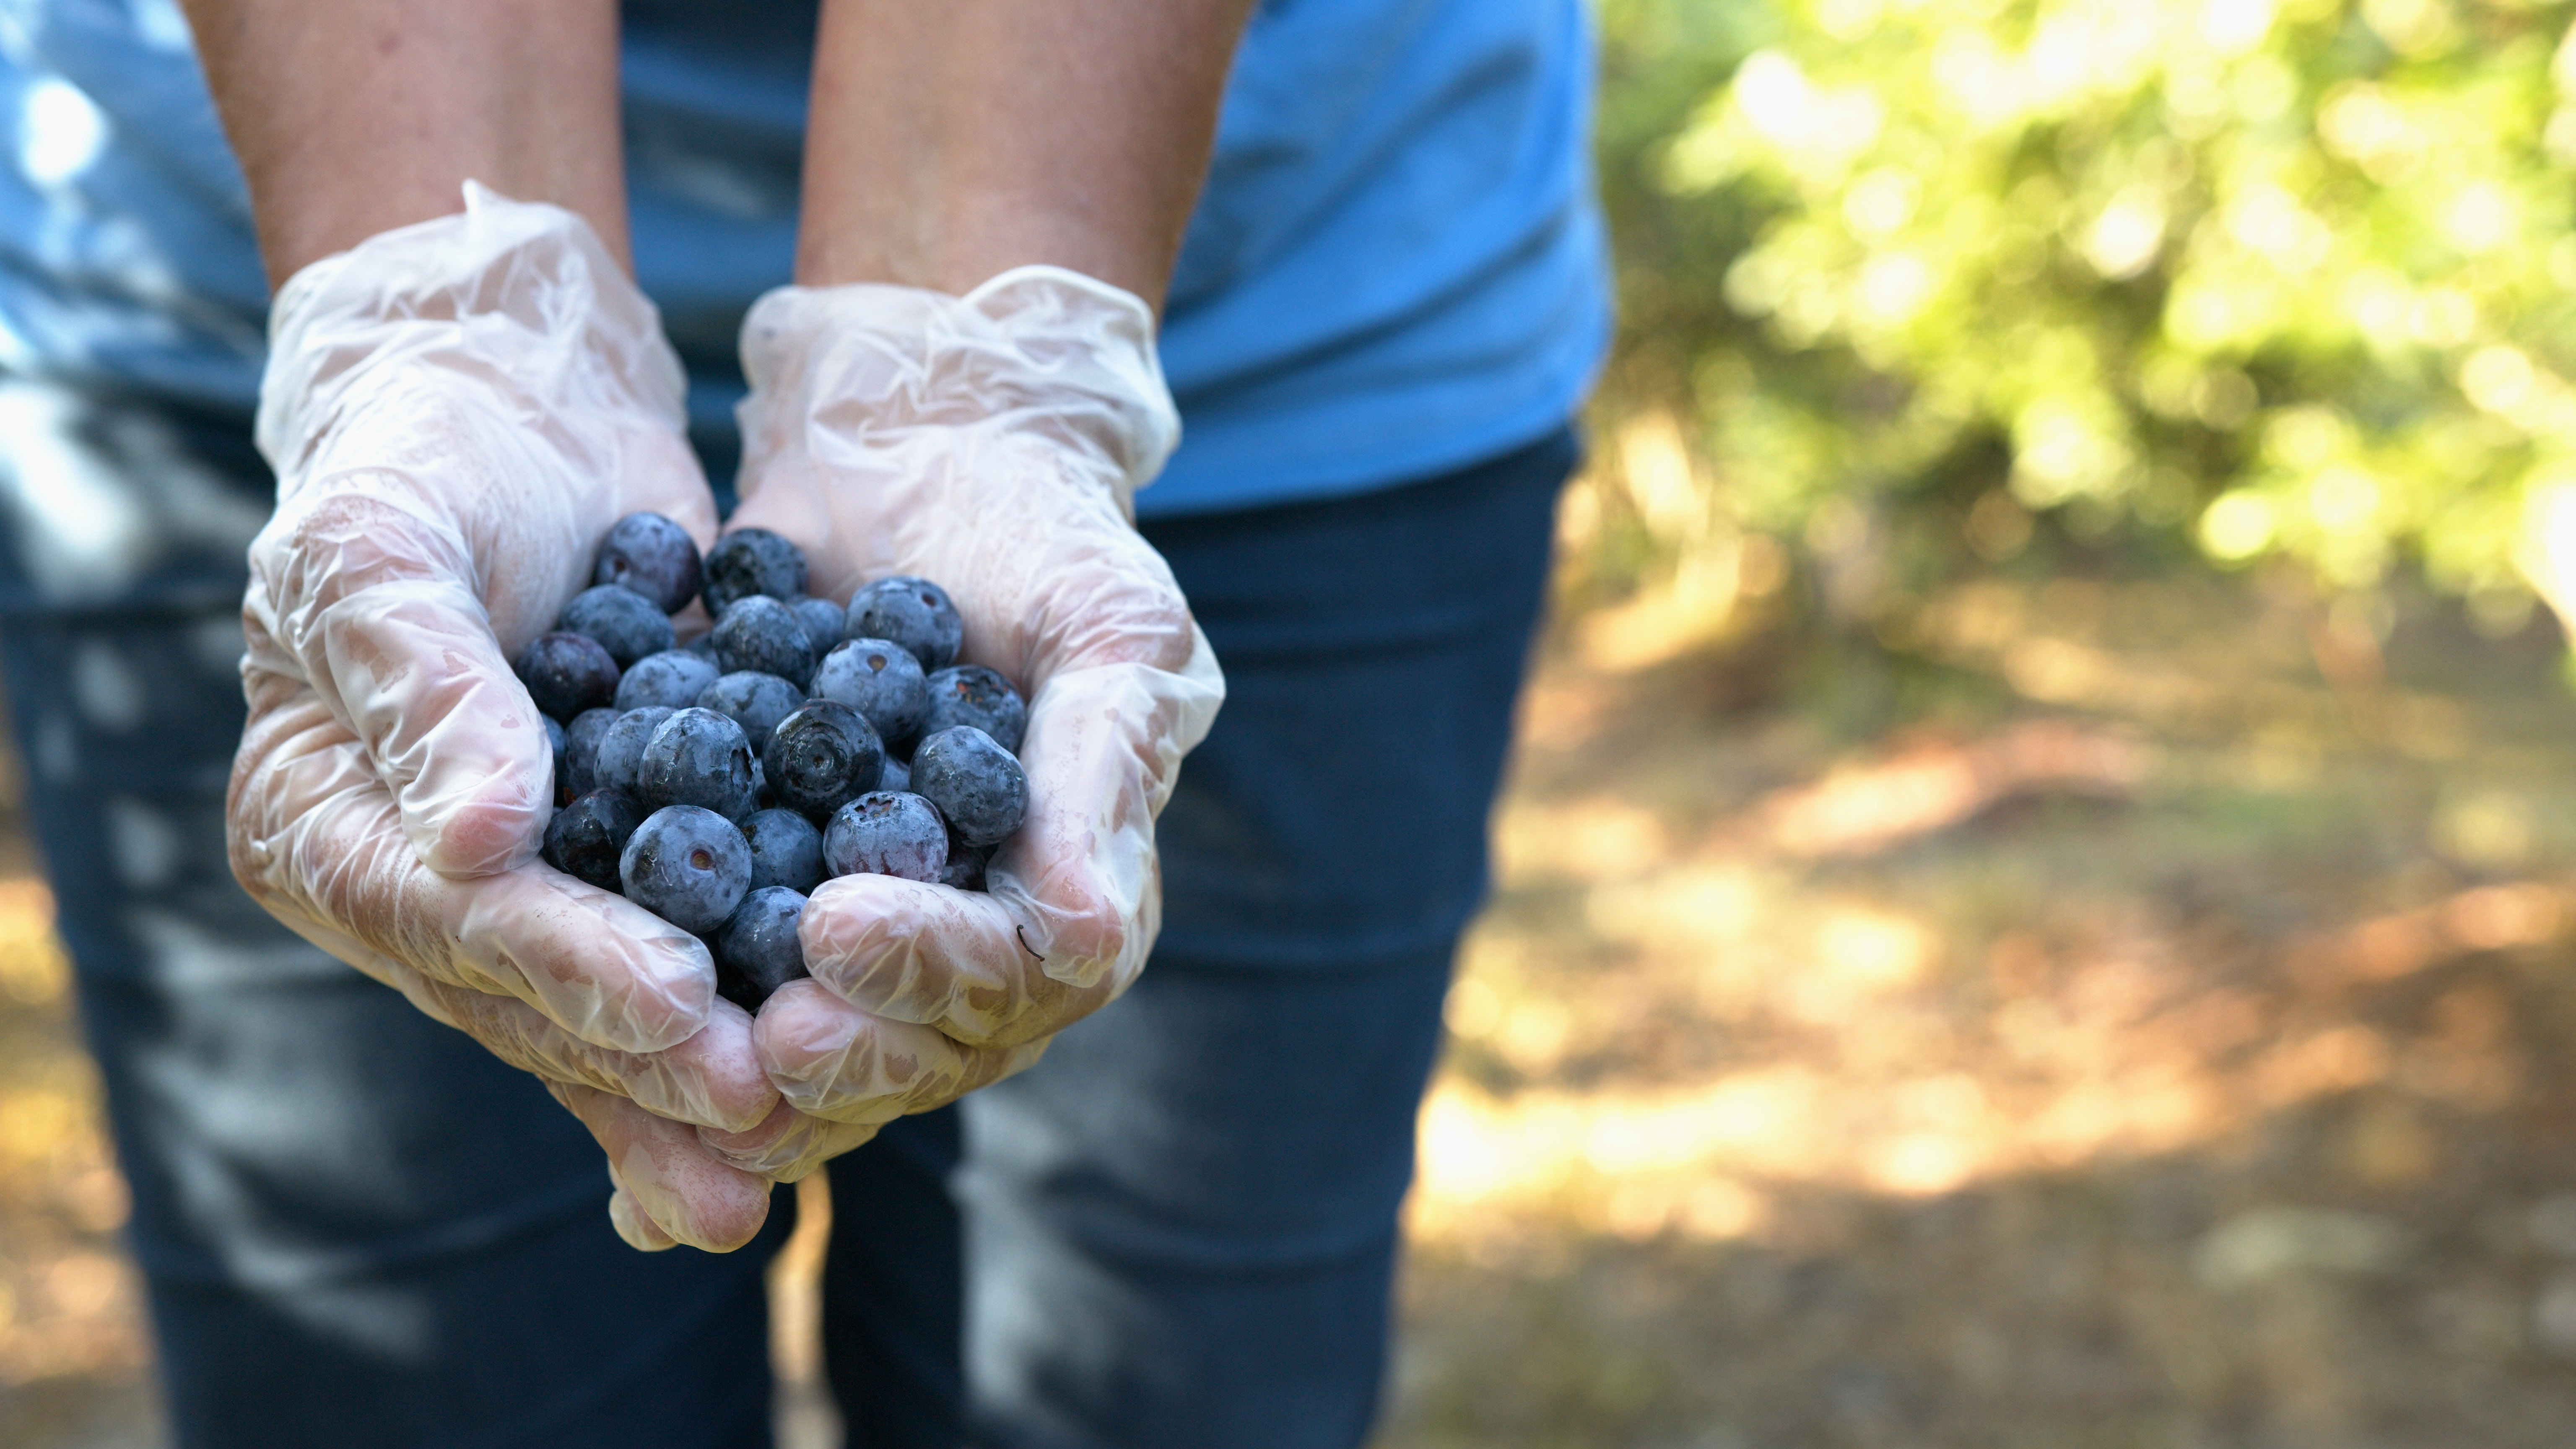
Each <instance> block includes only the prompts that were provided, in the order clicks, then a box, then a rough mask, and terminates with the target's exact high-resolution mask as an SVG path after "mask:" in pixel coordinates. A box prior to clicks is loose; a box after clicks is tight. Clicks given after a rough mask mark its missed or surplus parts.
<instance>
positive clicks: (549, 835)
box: [545, 790, 644, 891]
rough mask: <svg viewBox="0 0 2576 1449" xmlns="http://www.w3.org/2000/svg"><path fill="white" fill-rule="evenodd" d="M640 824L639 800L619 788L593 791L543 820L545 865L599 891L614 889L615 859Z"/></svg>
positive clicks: (642, 806) (641, 820)
mask: <svg viewBox="0 0 2576 1449" xmlns="http://www.w3.org/2000/svg"><path fill="white" fill-rule="evenodd" d="M643 823H644V802H642V801H641V800H638V799H636V798H635V797H634V796H632V795H629V794H627V793H626V792H625V791H623V790H593V791H591V792H590V793H589V794H587V795H584V796H582V797H581V798H580V799H577V800H575V801H573V802H572V803H571V804H569V805H566V806H565V807H563V808H562V809H561V810H558V811H556V812H555V818H554V819H552V820H549V821H547V822H546V848H545V856H546V864H548V865H551V866H553V867H554V868H555V869H557V870H559V871H562V872H563V873H564V874H566V875H568V876H571V877H572V878H573V879H575V880H578V881H584V882H587V883H588V884H591V885H595V886H597V887H599V888H600V889H601V890H604V891H613V890H616V889H618V888H619V882H618V878H617V858H618V857H619V856H620V855H621V854H623V853H624V852H625V850H626V841H627V839H628V837H630V836H632V835H633V834H634V833H635V827H637V826H639V825H641V824H643Z"/></svg>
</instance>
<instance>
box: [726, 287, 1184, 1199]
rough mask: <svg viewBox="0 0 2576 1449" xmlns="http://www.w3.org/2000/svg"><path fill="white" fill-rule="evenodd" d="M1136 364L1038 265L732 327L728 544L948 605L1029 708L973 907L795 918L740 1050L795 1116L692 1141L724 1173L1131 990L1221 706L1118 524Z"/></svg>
mask: <svg viewBox="0 0 2576 1449" xmlns="http://www.w3.org/2000/svg"><path fill="white" fill-rule="evenodd" d="M1153 337H1154V319H1153V314H1152V312H1151V311H1150V310H1149V309H1148V308H1147V307H1146V306H1145V304H1144V303H1143V302H1142V301H1140V300H1138V299H1137V298H1136V297H1134V296H1132V295H1130V294H1128V293H1126V292H1123V291H1120V290H1118V289H1116V288H1114V287H1109V286H1106V285H1103V284H1101V283H1099V282H1095V281H1092V280H1090V279H1089V278H1086V277H1082V276H1079V275H1077V274H1075V273H1072V272H1067V271H1062V270H1059V269H1056V268H1051V267H1026V268H1021V269H1018V270H1015V271H1011V272H1006V273H1004V274H1003V275H1001V276H998V277H995V278H994V279H993V280H991V281H990V282H987V283H985V284H984V285H983V286H981V287H978V288H976V289H975V290H974V291H973V292H970V293H968V294H967V295H966V296H964V297H955V296H949V295H945V294H942V293H937V292H929V291H923V290H918V289H914V288H906V287H892V286H865V285H862V286H846V287H832V288H819V289H808V288H795V287H790V288H783V289H781V290H778V291H775V292H772V293H770V294H769V295H767V296H766V297H764V298H762V299H761V301H760V302H759V304H758V305H756V306H755V307H753V308H752V311H751V314H750V315H749V316H748V317H747V318H746V319H745V320H744V323H743V365H744V369H745V371H746V373H747V374H748V376H749V377H750V380H751V384H752V391H751V395H750V397H749V398H748V399H747V400H746V401H745V402H744V403H743V404H742V406H741V409H740V416H741V419H742V424H743V442H744V463H743V475H742V493H743V497H744V500H745V501H744V503H743V505H742V507H741V509H740V510H739V512H738V513H737V514H736V515H735V517H734V520H733V523H734V526H737V527H739V526H744V525H753V524H756V525H759V526H761V527H765V528H770V529H774V530H776V531H777V532H779V533H782V534H784V535H786V536H787V537H789V538H791V539H793V540H795V541H796V542H797V543H799V544H800V545H802V546H803V547H804V549H805V551H806V558H807V560H808V563H809V566H810V570H811V579H812V583H811V587H812V588H813V589H814V590H815V592H817V593H827V592H828V594H829V595H830V596H831V597H834V598H843V599H845V598H847V597H848V596H849V594H850V592H851V591H852V589H854V588H855V587H856V586H857V585H858V584H860V583H862V582H866V581H869V580H873V579H876V578H881V577H884V576H885V575H888V574H896V573H904V574H917V575H920V576H922V577H924V578H928V579H931V580H932V581H934V582H936V583H938V584H940V585H942V586H943V587H945V588H946V589H947V590H948V592H949V594H950V596H951V597H952V598H953V599H954V600H955V601H956V604H957V607H958V610H959V612H960V613H962V614H963V615H964V617H965V622H966V639H965V647H964V651H963V654H962V656H961V657H962V658H963V659H965V660H967V661H970V662H973V663H978V664H984V665H989V666H991V667H992V668H995V669H998V670H1000V671H1001V672H1002V673H1003V674H1005V675H1007V676H1009V678H1010V679H1011V680H1012V682H1013V683H1015V684H1016V685H1018V686H1019V688H1020V689H1021V691H1022V692H1023V693H1024V694H1025V695H1026V696H1027V698H1028V702H1029V722H1028V733H1027V736H1026V739H1025V741H1024V742H1023V743H1022V745H1021V748H1020V757H1021V761H1022V763H1023V765H1024V766H1025V767H1026V769H1027V771H1028V777H1029V813H1028V818H1027V821H1026V823H1025V824H1023V825H1022V826H1021V828H1020V830H1019V832H1018V833H1017V834H1016V835H1014V836H1012V837H1011V839H1010V840H1009V841H1007V842H1005V843H1004V845H1003V847H1002V848H1001V850H1000V852H999V853H997V854H996V855H995V856H994V858H993V860H992V864H991V866H990V868H989V871H988V875H987V879H988V881H989V886H990V893H989V894H981V895H979V894H974V893H969V892H964V891H957V890H951V889H948V888H946V887H943V886H933V885H921V884H916V883H914V882H911V881H906V880H899V879H896V878H894V877H891V876H881V875H863V876H844V877H841V878H839V879H836V880H831V881H827V882H825V883H824V884H823V886H822V887H821V888H820V889H819V890H817V891H816V892H815V893H814V896H813V899H812V902H811V903H810V904H809V905H808V906H807V907H806V910H805V917H804V925H803V928H802V932H801V935H802V940H803V943H804V947H805V959H806V966H807V969H808V970H809V971H811V972H812V973H813V978H814V979H813V980H811V981H797V982H790V983H789V984H788V985H787V986H786V987H785V988H784V989H783V990H781V991H779V992H778V993H777V994H776V995H774V996H772V997H771V998H770V999H769V1001H768V1003H767V1004H766V1005H764V1006H763V1007H762V1008H761V1011H760V1015H759V1018H758V1020H757V1021H756V1022H755V1024H754V1026H753V1037H754V1040H755V1042H756V1043H757V1045H758V1047H759V1050H760V1056H761V1061H762V1063H763V1064H764V1065H765V1066H766V1067H767V1068H768V1070H769V1074H770V1077H771V1079H772V1080H773V1081H775V1082H776V1083H777V1084H778V1088H779V1091H780V1093H781V1094H782V1095H783V1096H784V1097H785V1098H786V1099H787V1101H788V1103H790V1104H791V1105H792V1106H793V1108H794V1109H796V1111H795V1112H794V1113H781V1114H778V1116H777V1117H775V1118H774V1119H773V1121H772V1122H771V1123H770V1124H767V1126H766V1127H765V1129H764V1130H763V1131H762V1132H758V1133H754V1134H750V1135H749V1137H748V1139H746V1138H745V1137H740V1136H719V1135H718V1134H712V1133H702V1134H701V1135H702V1136H704V1137H706V1138H708V1140H710V1141H711V1142H717V1143H720V1144H721V1145H723V1146H725V1147H726V1148H727V1150H728V1151H730V1152H732V1153H733V1154H734V1160H735V1161H737V1162H745V1163H751V1164H753V1165H755V1166H759V1167H761V1168H763V1169H764V1170H768V1171H774V1172H793V1171H799V1170H806V1169H809V1168H810V1166H811V1163H812V1161H814V1160H817V1159H818V1158H819V1157H820V1156H825V1155H829V1153H830V1152H831V1151H834V1150H839V1149H840V1148H841V1147H844V1146H846V1145H849V1142H850V1139H851V1138H852V1137H853V1136H863V1133H860V1132H858V1131H857V1129H866V1130H873V1127H874V1124H879V1123H883V1122H885V1121H888V1120H891V1119H892V1118H894V1117H896V1116H899V1115H901V1114H903V1113H907V1112H919V1111H927V1110H929V1109H930V1108H933V1107H937V1106H940V1105H942V1104H943V1103H946V1102H948V1101H950V1100H952V1099H954V1098H956V1097H957V1096H959V1095H961V1094H963V1093H965V1092H967V1091H970V1090H972V1089H974V1088H976V1087H978V1086H982V1085H984V1084H985V1083H988V1082H991V1081H995V1080H998V1079H999V1078H1001V1077H1003V1076H1007V1075H1009V1074H1010V1073H1012V1072H1014V1071H1017V1070H1019V1069H1021V1068H1022V1067H1025V1066H1027V1065H1028V1064H1029V1063H1030V1062H1033V1061H1035V1060H1036V1059H1037V1054H1038V1052H1039V1051H1042V1050H1043V1049H1044V1046H1045V1041H1046V1038H1047V1037H1048V1036H1050V1035H1051V1034H1052V1033H1054V1032H1056V1031H1058V1030H1060V1029H1062V1028H1063V1027H1064V1026H1066V1025H1068V1024H1069V1023H1071V1022H1072V1021H1074V1020H1076V1019H1078V1018H1079V1017H1081V1016H1083V1015H1085V1014H1087V1013H1089V1012H1091V1011H1092V1010H1094V1009H1096V1008H1098V1007H1099V1006H1101V1005H1102V1004H1104V1003H1106V1002H1107V1001H1109V1000H1110V999H1111V998H1113V997H1115V996H1116V995H1117V994H1118V993H1119V992H1121V991H1123V990H1125V989H1126V987H1127V985H1128V983H1129V982H1131V981H1133V980H1134V979H1135V977H1136V973H1137V972H1138V971H1139V970H1140V969H1142V967H1143V966H1144V963H1145V956H1146V953H1147V951H1148V950H1149V949H1150V948H1151V947H1152V945H1153V941H1154V935H1155V932H1156V930H1157V929H1158V928H1159V926H1160V924H1161V919H1162V897H1161V876H1160V873H1159V871H1158V869H1157V867H1156V863H1155V856H1154V817H1155V816H1156V814H1157V813H1159V812H1160V811H1161V809H1162V807H1163V803H1164V801H1165V800H1167V799H1168V798H1170V795H1171V791H1172V785H1173V783H1174V780H1175V779H1176V777H1177V774H1178V771H1179V769H1180V762H1181V757H1182V756H1183V755H1184V754H1185V753H1187V752H1188V751H1189V749H1190V748H1191V747H1192V746H1193V745H1196V744H1197V743H1198V742H1199V740H1201V739H1202V738H1204V737H1205V736H1206V734H1207V731H1208V727H1209V725H1210V723H1211V722H1213V720H1214V719H1215V717H1216V711H1217V706H1218V705H1219V703H1220V702H1221V701H1222V700H1223V699H1224V695H1225V683H1224V679H1223V677H1222V676H1221V675H1220V673H1219V672H1218V669H1217V664H1216V658H1215V656H1214V654H1213V653H1212V652H1211V651H1210V650H1209V648H1208V644H1207V639H1206V637H1205V636H1204V635H1202V634H1201V633H1200V632H1199V630H1198V628H1197V626H1196V625H1195V624H1194V623H1193V622H1192V621H1191V619H1190V613H1189V606H1188V603H1187V601H1186V600H1184V599H1183V598H1182V596H1181V591H1180V588H1179V586H1178V585H1177V584H1176V583H1175V582H1174V581H1173V579H1172V573H1171V569H1170V568H1169V566H1167V565H1166V564H1165V563H1164V562H1163V559H1162V556H1161V555H1160V554H1157V553H1156V552H1155V551H1154V549H1153V548H1152V547H1151V546H1150V545H1148V544H1147V543H1146V542H1145V540H1144V539H1143V538H1142V537H1141V536H1140V535H1138V533H1137V532H1136V529H1135V525H1134V521H1133V517H1134V515H1133V510H1132V507H1131V504H1130V495H1131V494H1132V493H1133V492H1134V490H1135V489H1136V488H1138V487H1140V486H1142V485H1143V484H1144V483H1145V482H1146V481H1147V480H1148V479H1150V478H1151V477H1152V476H1153V475H1154V473H1155V472H1156V471H1157V470H1158V469H1160V468H1161V467H1162V464H1163V460H1164V459H1165V458H1166V457H1167V456H1169V454H1170V452H1171V450H1172V447H1173V445H1174V443H1175V442H1177V441H1178V438H1179V430H1180V429H1179V419H1178V415H1177V413H1176V412H1175V411H1174V409H1173V406H1172V401H1171V395H1170V393H1169V391H1168V390H1167V389H1166V388H1165V386H1164V384H1163V377H1162V371H1161V368H1160V365H1159V364H1158V363H1157V361H1156V359H1155V355H1154V343H1153ZM797 1113H802V1114H805V1115H806V1116H807V1117H810V1118H816V1119H824V1120H826V1121H828V1122H832V1123H838V1124H842V1126H843V1127H844V1128H847V1129H850V1130H848V1131H844V1132H841V1133H839V1134H838V1135H836V1133H835V1132H834V1131H833V1130H832V1129H831V1128H828V1127H826V1126H823V1125H820V1124H819V1123H816V1122H811V1121H799V1120H797V1118H796V1114H797ZM764 1150H766V1151H768V1152H769V1153H770V1154H771V1155H769V1156H765V1157H764V1156H762V1155H761V1154H762V1152H763V1151H764Z"/></svg>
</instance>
